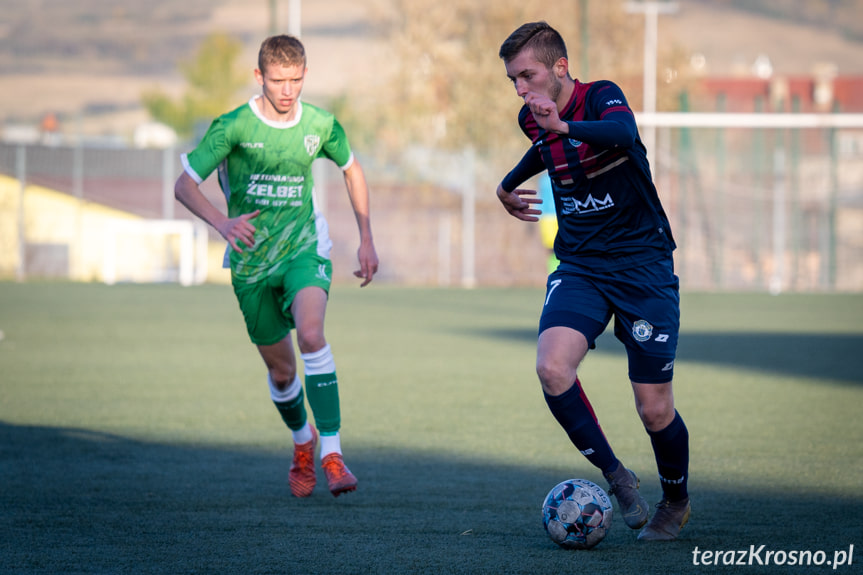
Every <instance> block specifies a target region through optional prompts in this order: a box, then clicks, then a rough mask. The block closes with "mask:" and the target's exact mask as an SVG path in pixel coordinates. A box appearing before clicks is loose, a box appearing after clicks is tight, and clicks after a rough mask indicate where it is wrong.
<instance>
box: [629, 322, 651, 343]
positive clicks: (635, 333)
mask: <svg viewBox="0 0 863 575" xmlns="http://www.w3.org/2000/svg"><path fill="white" fill-rule="evenodd" d="M651 335H653V326H652V325H650V324H649V323H647V322H646V321H644V320H643V319H640V320H638V321H637V322H635V323H634V324H632V337H634V338H635V341H647V340H649V339H650V336H651Z"/></svg>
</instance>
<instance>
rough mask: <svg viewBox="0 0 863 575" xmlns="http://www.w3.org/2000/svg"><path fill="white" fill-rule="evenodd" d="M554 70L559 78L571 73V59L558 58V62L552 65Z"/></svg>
mask: <svg viewBox="0 0 863 575" xmlns="http://www.w3.org/2000/svg"><path fill="white" fill-rule="evenodd" d="M552 70H553V71H554V75H555V76H557V77H558V78H564V77H566V75H567V74H569V60H567V59H566V58H558V60H557V62H555V63H554V66H552Z"/></svg>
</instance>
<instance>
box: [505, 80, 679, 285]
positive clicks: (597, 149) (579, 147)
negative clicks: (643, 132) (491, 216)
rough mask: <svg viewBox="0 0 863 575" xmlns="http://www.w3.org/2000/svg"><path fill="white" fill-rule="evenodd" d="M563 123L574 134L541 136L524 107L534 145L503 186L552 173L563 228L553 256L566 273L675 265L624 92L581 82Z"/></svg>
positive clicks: (521, 116) (508, 187)
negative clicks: (670, 259) (668, 261)
mask: <svg viewBox="0 0 863 575" xmlns="http://www.w3.org/2000/svg"><path fill="white" fill-rule="evenodd" d="M560 118H561V120H563V121H565V122H567V124H568V125H569V134H566V135H563V136H561V135H558V134H555V133H551V132H547V131H545V130H543V129H542V128H540V127H539V126H538V125H537V123H536V120H535V119H534V117H533V114H532V113H531V112H530V110H529V109H528V107H527V106H526V105H525V106H524V107H522V109H521V112H520V113H519V116H518V122H519V125H520V126H521V129H522V131H523V132H524V133H525V135H527V137H528V138H530V140H531V142H533V145H532V146H531V148H530V150H528V152H527V153H526V154H525V156H524V157H523V158H522V160H521V161H520V162H519V164H518V166H516V168H515V169H514V170H513V171H512V172H510V173H509V174H508V175H507V177H506V178H504V181H503V182H502V185H503V188H504V190H506V191H512V190H513V189H515V188H516V187H517V186H518V185H520V184H521V183H523V182H524V181H525V180H527V179H528V178H530V177H532V176H534V175H536V174H538V173H540V172H541V171H543V170H547V171H548V175H549V177H550V178H551V185H552V192H553V195H554V204H555V211H556V213H557V221H558V232H557V237H556V238H555V242H554V253H555V256H557V259H558V260H560V262H561V265H562V266H563V269H566V268H572V269H585V268H586V269H590V270H593V271H613V270H618V269H626V268H630V267H635V266H640V265H643V264H646V263H650V262H653V261H657V260H659V259H663V258H667V257H670V254H671V251H672V250H673V249H674V247H675V245H674V239H673V238H672V235H671V229H670V227H669V224H668V218H667V217H666V215H665V211H664V210H663V208H662V205H661V204H660V201H659V195H658V194H657V192H656V187H655V186H654V185H653V181H652V178H651V176H650V167H649V166H648V162H647V155H646V153H645V148H644V145H643V144H642V143H641V140H640V138H639V136H638V128H637V126H636V124H635V117H634V115H633V113H632V110H631V109H630V107H629V105H628V104H627V102H626V98H625V97H624V95H623V92H622V91H621V90H620V88H619V87H618V86H617V85H616V84H614V83H613V82H609V81H599V82H591V83H581V82H578V81H576V82H575V89H574V90H573V93H572V97H571V98H570V101H569V102H568V103H567V105H566V107H565V108H564V109H563V110H562V111H561V112H560Z"/></svg>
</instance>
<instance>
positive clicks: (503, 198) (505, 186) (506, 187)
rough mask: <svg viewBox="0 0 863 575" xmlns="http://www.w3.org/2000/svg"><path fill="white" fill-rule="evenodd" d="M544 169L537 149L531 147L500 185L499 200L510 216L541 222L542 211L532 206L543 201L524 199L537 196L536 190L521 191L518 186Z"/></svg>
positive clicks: (498, 188)
mask: <svg viewBox="0 0 863 575" xmlns="http://www.w3.org/2000/svg"><path fill="white" fill-rule="evenodd" d="M544 169H545V165H544V164H543V162H542V157H541V156H540V155H539V152H538V151H537V149H536V148H535V147H531V148H530V149H529V150H528V151H527V153H526V154H525V155H524V156H523V157H522V159H521V161H519V163H518V165H516V167H515V168H513V169H512V171H511V172H510V173H508V174H507V175H506V177H505V178H504V179H503V181H502V182H501V183H500V184H498V186H497V199H498V200H500V203H501V204H503V207H504V209H505V210H506V211H507V213H508V214H509V215H511V216H513V217H514V218H518V219H519V220H522V221H525V222H538V221H539V216H540V215H541V214H542V211H541V210H537V209H535V208H533V207H532V206H533V205H535V204H541V203H542V200H541V199H540V198H534V197H523V196H534V195H536V190H525V189H520V188H519V187H518V186H520V185H521V184H522V183H524V182H525V181H526V180H527V179H528V178H531V177H533V176H535V175H537V174H538V173H540V172H541V171H542V170H544Z"/></svg>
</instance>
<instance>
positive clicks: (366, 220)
mask: <svg viewBox="0 0 863 575" xmlns="http://www.w3.org/2000/svg"><path fill="white" fill-rule="evenodd" d="M344 176H345V186H347V189H348V196H349V197H350V200H351V207H352V208H353V210H354V216H355V217H356V219H357V226H358V227H359V231H360V247H359V249H358V250H357V259H358V260H359V263H360V269H358V270H356V271H355V272H354V275H355V276H356V277H358V278H362V280H363V282H362V283H361V284H360V287H365V286H367V285H368V284H369V283H370V282H371V281H372V278H373V277H374V275H375V274H376V273H377V271H378V254H377V251H376V250H375V242H374V239H373V238H372V224H371V218H370V215H369V187H368V184H367V183H366V177H365V174H364V172H363V169H362V166H360V163H359V162H358V161H357V159H356V158H354V159H353V161H352V162H351V163H350V165H349V166H348V167H347V168H345V169H344Z"/></svg>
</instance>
